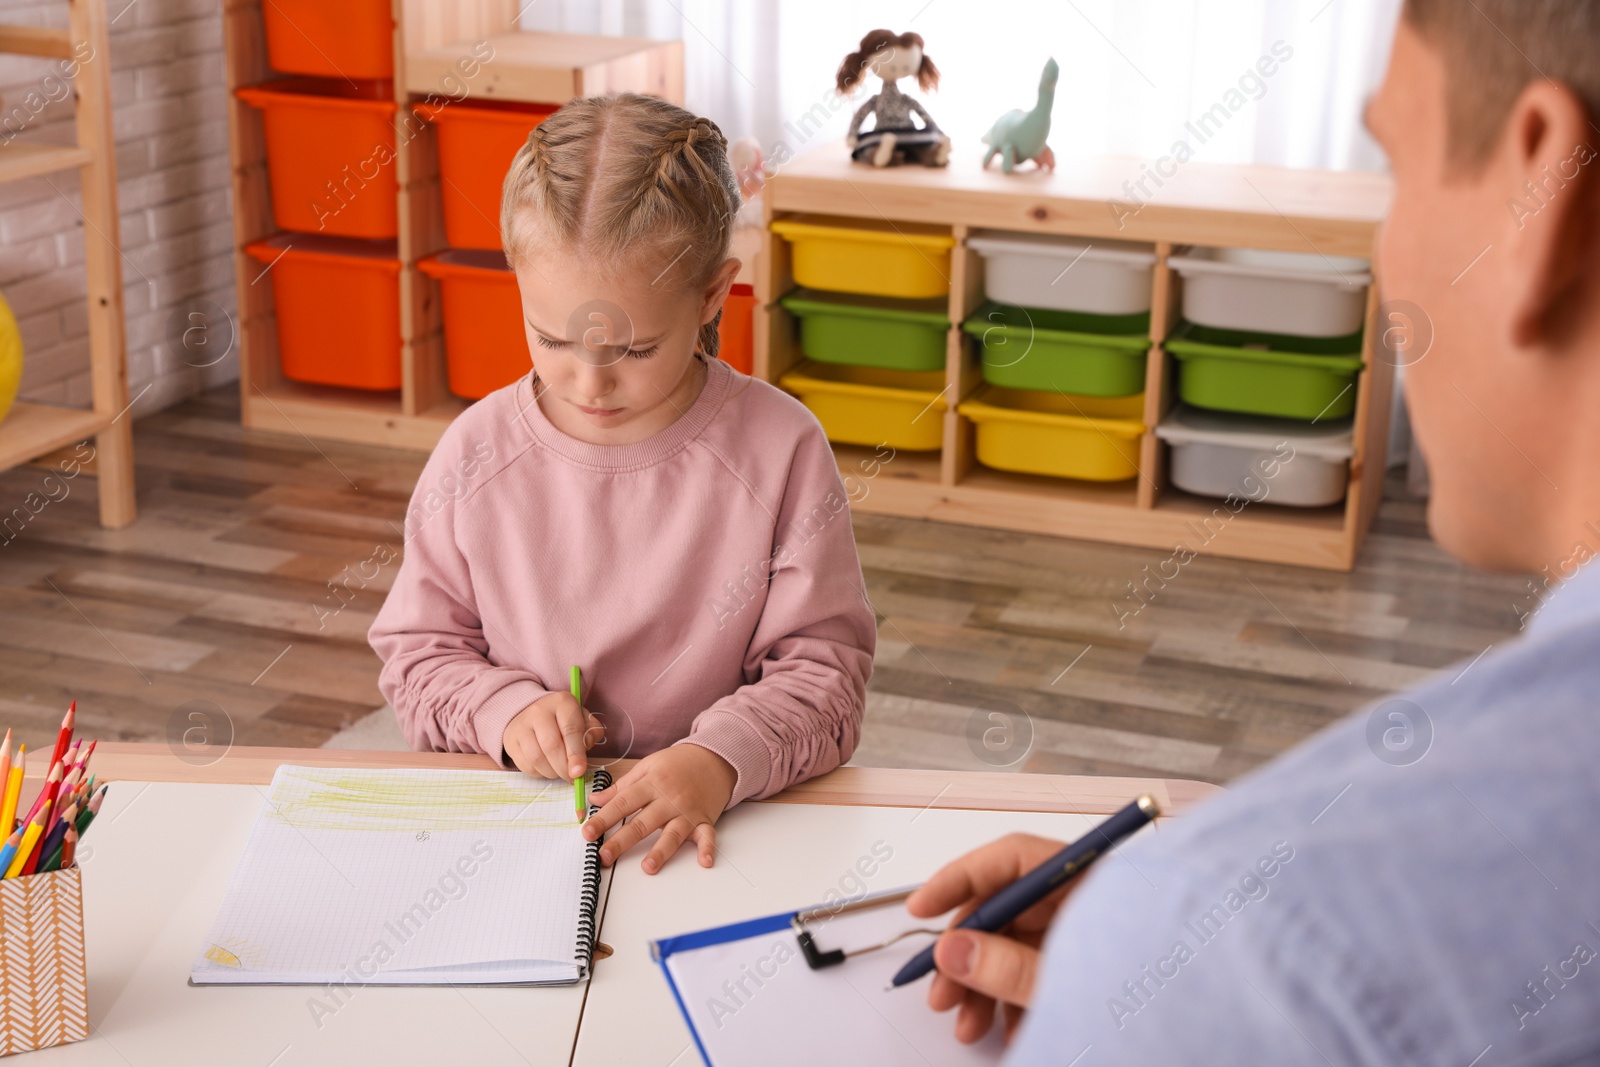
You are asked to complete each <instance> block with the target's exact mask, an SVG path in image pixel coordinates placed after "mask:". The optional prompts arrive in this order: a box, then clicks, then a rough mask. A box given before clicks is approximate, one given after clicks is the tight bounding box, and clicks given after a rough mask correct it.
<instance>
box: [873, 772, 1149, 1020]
mask: <svg viewBox="0 0 1600 1067" xmlns="http://www.w3.org/2000/svg"><path fill="white" fill-rule="evenodd" d="M1159 814H1161V809H1160V808H1159V807H1158V806H1157V805H1156V802H1155V800H1154V799H1153V798H1152V797H1150V795H1149V794H1145V795H1142V796H1140V797H1139V798H1138V799H1136V800H1134V801H1133V802H1132V803H1130V804H1129V805H1128V806H1127V807H1125V808H1123V809H1122V810H1121V811H1119V812H1117V813H1116V814H1115V815H1112V816H1111V817H1110V818H1109V819H1107V820H1106V821H1105V822H1103V823H1101V824H1100V825H1099V826H1096V827H1095V828H1094V829H1093V830H1090V831H1089V832H1088V833H1087V834H1084V835H1083V836H1082V837H1080V838H1078V840H1076V841H1074V842H1073V843H1072V844H1070V845H1068V846H1067V847H1066V848H1064V849H1062V850H1061V851H1060V852H1057V853H1056V854H1055V855H1054V856H1051V857H1050V858H1049V859H1047V860H1045V861H1044V862H1043V863H1041V864H1039V866H1037V867H1035V868H1034V869H1033V870H1031V871H1029V872H1028V873H1027V874H1025V875H1023V876H1022V877H1021V878H1018V879H1017V880H1016V881H1015V882H1012V883H1011V884H1010V885H1008V886H1006V887H1005V888H1004V889H1002V890H1000V892H998V893H996V894H995V895H994V896H992V897H990V898H989V899H988V900H986V901H984V902H983V903H982V904H980V905H979V906H978V910H977V911H975V912H973V913H972V914H971V915H969V916H967V918H966V919H965V920H964V921H963V922H961V923H960V924H958V926H957V929H960V930H982V931H984V932H985V933H994V932H995V931H996V930H999V929H1001V928H1002V927H1004V926H1005V925H1006V924H1007V923H1010V922H1012V921H1013V920H1014V919H1016V917H1017V916H1019V915H1021V914H1022V913H1023V912H1025V911H1027V910H1028V909H1029V908H1031V907H1033V906H1034V905H1035V904H1037V903H1039V901H1041V900H1043V899H1044V898H1045V897H1047V896H1049V895H1050V894H1051V893H1052V892H1053V891H1055V890H1056V889H1059V888H1060V887H1061V886H1062V885H1064V884H1065V883H1066V882H1067V880H1068V879H1070V878H1072V877H1073V876H1074V875H1077V874H1079V873H1081V872H1082V871H1083V870H1084V868H1086V867H1088V866H1089V864H1091V863H1093V862H1094V861H1095V860H1096V859H1098V858H1100V857H1101V856H1103V855H1105V853H1107V852H1109V851H1110V850H1111V849H1112V847H1113V846H1115V845H1116V844H1117V842H1119V841H1121V840H1122V839H1123V838H1125V837H1127V836H1128V835H1129V834H1131V833H1133V832H1134V831H1135V830H1137V829H1139V828H1140V827H1142V826H1143V825H1144V824H1145V823H1147V822H1149V821H1150V820H1151V819H1154V818H1155V817H1156V816H1157V815H1159ZM931 970H933V945H929V946H928V947H927V948H925V949H923V950H922V951H921V952H919V953H917V954H916V955H915V956H913V957H912V958H911V960H910V962H908V963H907V964H906V965H905V966H904V967H902V968H900V970H899V971H897V972H895V976H894V980H893V981H891V982H890V983H889V986H890V988H891V989H892V988H895V987H898V986H903V985H905V984H906V983H908V982H915V981H916V980H917V979H918V978H921V977H922V976H923V975H925V974H927V973H928V972H929V971H931Z"/></svg>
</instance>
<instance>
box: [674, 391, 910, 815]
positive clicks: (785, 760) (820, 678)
mask: <svg viewBox="0 0 1600 1067" xmlns="http://www.w3.org/2000/svg"><path fill="white" fill-rule="evenodd" d="M776 530H777V532H776V533H775V534H774V538H773V542H774V543H773V546H772V553H773V554H772V566H771V574H770V577H769V580H768V585H767V595H766V602H765V604H764V606H763V608H762V611H761V618H760V620H759V621H758V622H757V623H756V628H755V634H754V636H753V637H752V638H751V641H750V648H749V650H748V652H747V653H746V654H745V677H746V678H751V677H753V678H754V679H755V681H753V682H751V683H749V684H747V685H743V686H740V687H739V688H738V689H736V690H735V691H734V692H732V693H731V694H729V695H728V696H726V697H724V698H722V699H721V700H718V701H717V702H716V703H715V704H713V705H711V707H709V708H707V709H706V710H705V711H703V712H701V713H700V714H699V715H698V716H696V718H695V720H694V724H693V726H692V727H691V728H690V731H689V736H688V737H686V738H684V739H683V740H682V741H680V742H679V744H694V745H699V746H701V747H702V748H707V749H710V750H711V751H712V752H715V753H716V754H717V755H719V756H721V757H722V758H723V759H725V760H727V761H728V762H729V763H730V764H732V765H733V767H734V769H735V770H736V771H737V772H738V775H739V777H738V781H737V783H736V784H735V785H734V788H733V796H732V797H731V798H729V800H728V806H729V807H730V808H731V807H732V806H733V805H735V804H737V803H739V802H740V801H741V800H748V799H751V798H760V797H766V796H771V795H772V794H773V793H776V792H778V791H779V790H781V789H784V788H786V787H787V786H790V785H793V784H794V783H796V782H801V781H804V780H805V779H807V778H811V777H815V776H816V775H819V774H823V773H825V772H827V771H831V770H833V769H834V768H835V767H837V766H839V765H840V764H841V763H844V762H845V761H846V760H848V759H849V758H850V754H851V753H852V752H854V751H855V747H856V744H857V742H858V741H859V740H860V738H861V715H862V711H863V710H864V708H865V705H866V693H867V679H868V677H869V676H870V675H871V673H872V655H873V651H874V649H875V648H876V647H877V640H878V626H877V616H876V615H875V614H874V613H873V610H872V606H871V604H869V603H868V601H867V596H866V586H865V583H864V582H863V581H862V577H861V560H860V558H859V557H858V556H857V554H856V543H855V534H854V532H853V531H852V530H851V527H850V506H849V498H848V496H847V495H846V493H845V488H844V484H843V482H842V481H841V480H840V477H839V468H838V465H837V464H836V463H835V461H834V458H833V450H832V449H831V448H830V447H829V446H828V442H827V440H826V439H825V438H824V437H823V435H822V429H821V427H820V426H818V425H817V424H816V423H815V421H814V420H813V422H812V425H811V431H810V432H808V433H807V434H806V435H805V436H804V437H803V439H802V440H801V442H800V444H799V446H798V447H797V450H796V453H795V456H794V458H793V460H792V463H791V466H790V469H789V476H788V482H787V485H786V486H785V488H784V493H783V498H782V503H781V506H780V509H779V512H778V516H777V526H776Z"/></svg>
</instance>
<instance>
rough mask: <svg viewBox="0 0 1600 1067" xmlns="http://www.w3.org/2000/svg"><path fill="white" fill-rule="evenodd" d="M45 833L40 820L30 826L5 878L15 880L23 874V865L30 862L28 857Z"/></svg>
mask: <svg viewBox="0 0 1600 1067" xmlns="http://www.w3.org/2000/svg"><path fill="white" fill-rule="evenodd" d="M43 833H44V826H43V825H41V824H40V821H39V819H34V820H33V821H32V822H30V823H29V824H28V829H27V830H26V831H24V832H23V834H22V843H21V844H20V845H18V846H17V851H16V853H15V854H14V855H13V856H12V857H11V866H9V867H7V868H6V873H5V875H4V877H6V878H15V877H16V876H17V875H18V874H21V873H22V867H23V864H25V863H27V862H28V856H29V855H30V854H31V853H32V852H33V846H34V845H37V844H38V843H39V837H40V835H42V834H43Z"/></svg>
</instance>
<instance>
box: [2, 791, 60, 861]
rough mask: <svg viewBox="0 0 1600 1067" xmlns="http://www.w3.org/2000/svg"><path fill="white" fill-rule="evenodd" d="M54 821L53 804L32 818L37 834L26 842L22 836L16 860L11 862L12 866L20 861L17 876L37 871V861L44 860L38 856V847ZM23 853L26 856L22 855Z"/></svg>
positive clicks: (24, 836) (46, 806) (26, 838)
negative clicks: (37, 829) (37, 830)
mask: <svg viewBox="0 0 1600 1067" xmlns="http://www.w3.org/2000/svg"><path fill="white" fill-rule="evenodd" d="M54 819H55V804H53V803H51V804H46V805H45V806H44V807H43V808H42V809H40V811H39V814H38V815H37V816H36V817H35V818H34V822H36V823H38V824H39V833H38V834H37V835H36V836H35V837H34V838H33V840H31V841H30V840H28V837H27V835H23V838H22V848H21V849H19V850H18V851H17V856H16V859H13V860H12V863H13V865H14V864H15V863H16V862H17V860H21V861H22V866H21V867H20V868H18V874H19V875H23V874H32V873H33V872H34V871H37V870H38V869H39V861H40V860H41V859H43V858H44V857H43V856H41V855H39V846H40V845H41V844H43V843H44V838H45V835H46V834H48V833H49V832H50V823H51V822H52V821H54ZM29 825H30V826H31V825H32V824H31V823H30V824H29ZM24 852H25V853H27V855H23V853H24Z"/></svg>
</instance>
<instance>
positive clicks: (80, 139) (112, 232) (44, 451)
mask: <svg viewBox="0 0 1600 1067" xmlns="http://www.w3.org/2000/svg"><path fill="white" fill-rule="evenodd" d="M67 7H68V24H67V28H66V29H49V28H41V27H34V26H0V52H3V53H12V54H17V55H29V56H40V57H44V58H47V59H60V60H73V59H74V58H75V57H76V56H80V55H82V56H89V57H91V58H88V59H83V60H78V62H77V74H76V77H75V78H74V79H73V83H72V85H73V96H74V98H75V100H76V115H75V134H76V140H77V143H76V144H72V145H50V144H32V143H28V142H25V141H11V142H10V143H9V144H6V145H3V146H0V181H19V180H21V179H23V178H36V177H40V176H43V175H48V174H59V173H64V172H67V171H72V170H76V171H77V172H78V177H79V182H80V188H81V190H82V200H83V209H82V210H83V222H84V226H83V245H84V271H85V272H86V274H87V278H88V290H89V291H88V301H89V372H90V379H91V391H92V396H91V405H92V406H91V407H90V408H89V409H87V410H84V409H81V408H68V407H61V406H59V405H55V404H33V403H28V402H26V401H22V400H19V401H17V402H16V403H15V404H13V405H12V408H11V411H10V413H9V414H8V415H7V416H6V418H5V419H4V420H3V421H0V470H4V469H9V468H11V467H15V466H17V465H18V464H22V463H29V462H33V461H35V460H38V459H41V458H42V457H44V456H47V455H48V454H49V453H51V452H54V451H55V450H57V449H59V448H62V447H64V446H67V445H72V444H76V443H78V442H80V441H86V440H88V439H89V438H91V437H92V438H94V457H93V459H92V460H91V461H90V462H89V463H87V464H85V469H87V470H90V471H92V472H93V473H94V474H95V475H96V477H97V480H98V483H99V493H100V523H101V525H103V526H108V527H117V526H126V525H127V524H128V523H130V522H132V521H133V520H134V514H135V509H134V486H133V419H132V418H131V417H129V416H128V415H127V407H128V367H127V347H126V340H125V334H124V320H123V307H122V260H121V255H122V253H121V251H120V249H119V247H118V239H117V235H118V228H119V216H118V214H117V166H116V153H115V146H116V142H115V139H114V137H113V135H112V125H111V69H110V64H111V47H110V42H109V40H108V38H107V33H108V24H107V22H106V14H105V5H104V3H103V0H67ZM20 310H26V309H20Z"/></svg>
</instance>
